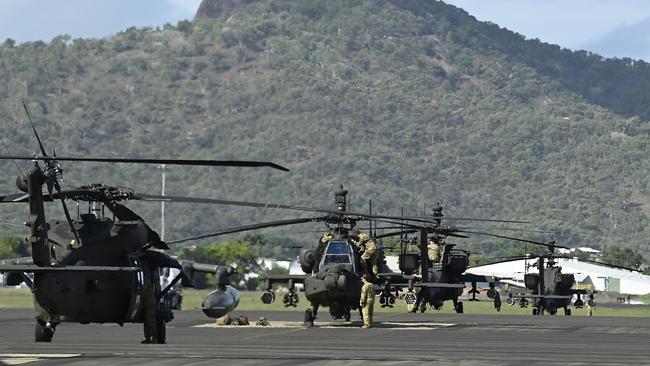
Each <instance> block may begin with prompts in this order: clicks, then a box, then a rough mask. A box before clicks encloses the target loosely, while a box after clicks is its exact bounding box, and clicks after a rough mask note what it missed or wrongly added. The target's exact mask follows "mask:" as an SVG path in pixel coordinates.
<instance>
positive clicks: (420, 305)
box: [380, 204, 547, 314]
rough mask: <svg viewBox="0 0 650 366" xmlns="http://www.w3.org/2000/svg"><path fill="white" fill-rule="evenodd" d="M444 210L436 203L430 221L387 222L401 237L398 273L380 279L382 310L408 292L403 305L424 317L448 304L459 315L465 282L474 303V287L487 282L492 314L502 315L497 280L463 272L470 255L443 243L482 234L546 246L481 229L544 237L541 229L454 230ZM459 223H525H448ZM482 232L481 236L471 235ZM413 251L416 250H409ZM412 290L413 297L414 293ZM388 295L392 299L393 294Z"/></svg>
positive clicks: (412, 218)
mask: <svg viewBox="0 0 650 366" xmlns="http://www.w3.org/2000/svg"><path fill="white" fill-rule="evenodd" d="M442 211H443V207H442V206H440V204H438V205H437V206H436V207H434V208H433V214H432V216H430V217H426V216H425V217H421V216H404V215H402V216H401V217H400V219H401V220H400V221H399V222H396V221H390V222H391V223H393V224H399V225H400V226H399V227H400V229H401V230H402V235H401V237H400V254H399V259H398V260H399V262H398V263H399V269H400V273H391V274H388V273H386V274H382V276H383V278H384V279H385V282H384V283H383V289H382V291H381V293H380V302H381V304H382V306H386V305H389V304H392V303H393V302H394V299H395V296H396V295H397V294H398V293H399V291H401V290H403V289H404V288H407V293H406V294H405V295H404V300H405V302H406V303H407V304H409V305H410V311H411V312H416V311H418V310H419V311H420V312H424V311H426V309H427V305H429V306H431V307H433V308H434V309H436V310H439V309H441V308H442V306H443V304H444V302H445V301H452V302H453V306H454V310H455V311H456V313H459V314H460V313H463V312H464V307H463V303H462V302H461V301H459V298H460V296H461V295H462V294H463V290H464V288H465V284H466V283H471V286H472V288H471V289H470V290H469V294H471V295H472V297H471V298H470V301H478V299H476V295H477V294H478V293H480V291H479V290H478V289H477V283H479V282H486V283H488V285H489V289H488V290H487V296H488V298H490V299H492V300H493V301H494V307H495V309H496V310H497V311H500V310H501V297H500V295H499V292H498V291H497V289H496V282H497V280H498V279H497V278H495V277H492V276H482V275H476V274H472V273H467V272H466V271H467V269H468V268H470V267H469V263H470V261H469V258H470V252H469V251H467V250H462V249H458V248H456V245H457V244H453V243H448V242H447V240H446V239H447V237H455V238H468V237H469V236H468V235H484V236H489V237H496V238H502V239H508V240H515V241H522V242H526V243H532V244H536V245H542V246H547V244H545V243H540V242H535V241H531V240H526V239H520V238H515V237H509V236H503V235H497V234H492V233H489V232H485V230H499V231H502V230H510V231H519V232H546V231H540V230H528V229H524V228H503V227H498V228H489V227H487V228H486V227H481V228H477V227H456V226H449V225H443V224H442V219H443V216H444V215H443V213H442ZM450 219H452V220H459V221H482V222H498V223H511V224H525V223H527V222H525V221H516V220H495V219H473V218H450ZM478 229H482V230H483V231H476V230H478ZM410 233H418V234H419V238H418V239H417V240H414V239H410V240H409V239H408V238H407V235H408V234H410ZM413 246H416V247H417V250H416V251H409V250H408V248H410V247H413ZM415 288H417V289H418V291H417V294H415V293H414V292H413V291H414V289H415ZM393 292H394V293H395V295H393Z"/></svg>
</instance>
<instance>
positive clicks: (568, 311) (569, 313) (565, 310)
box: [564, 308, 571, 316]
mask: <svg viewBox="0 0 650 366" xmlns="http://www.w3.org/2000/svg"><path fill="white" fill-rule="evenodd" d="M564 315H566V316H571V309H569V308H565V309H564Z"/></svg>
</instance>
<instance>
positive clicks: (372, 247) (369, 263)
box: [352, 230, 379, 276]
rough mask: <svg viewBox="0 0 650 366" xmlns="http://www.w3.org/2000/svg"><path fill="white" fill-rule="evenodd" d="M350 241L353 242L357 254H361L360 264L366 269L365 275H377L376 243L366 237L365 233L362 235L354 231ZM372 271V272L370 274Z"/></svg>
mask: <svg viewBox="0 0 650 366" xmlns="http://www.w3.org/2000/svg"><path fill="white" fill-rule="evenodd" d="M352 239H353V240H354V241H355V243H356V245H357V247H358V248H359V252H360V253H361V261H362V264H364V265H365V267H366V272H367V273H369V274H370V273H372V274H373V275H374V276H377V275H378V274H379V266H378V265H377V258H378V257H379V253H378V251H377V243H375V241H374V240H373V239H371V238H370V236H368V234H366V233H362V232H360V231H358V230H356V231H355V232H354V233H353V237H352ZM371 271H372V272H371Z"/></svg>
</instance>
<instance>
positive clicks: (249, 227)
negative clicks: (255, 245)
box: [166, 217, 326, 244]
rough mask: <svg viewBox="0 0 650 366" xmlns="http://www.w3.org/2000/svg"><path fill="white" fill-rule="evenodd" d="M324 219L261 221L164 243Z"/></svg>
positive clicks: (175, 242) (322, 218)
mask: <svg viewBox="0 0 650 366" xmlns="http://www.w3.org/2000/svg"><path fill="white" fill-rule="evenodd" d="M325 219H326V217H307V218H300V219H289V220H279V221H270V222H263V223H259V224H253V225H244V226H237V227H231V228H227V229H222V230H219V231H216V232H214V233H210V234H205V235H199V236H194V237H190V238H184V239H178V240H171V241H168V242H166V243H167V244H178V243H184V242H187V241H193V240H199V239H207V238H212V237H215V236H221V235H226V234H234V233H239V232H243V231H249V230H257V229H264V228H269V227H278V226H286V225H296V224H304V223H307V222H317V221H322V220H325Z"/></svg>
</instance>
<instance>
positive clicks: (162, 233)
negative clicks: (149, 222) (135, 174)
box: [158, 164, 165, 241]
mask: <svg viewBox="0 0 650 366" xmlns="http://www.w3.org/2000/svg"><path fill="white" fill-rule="evenodd" d="M158 167H159V168H160V170H161V171H162V173H161V177H160V180H161V190H160V191H161V192H160V195H161V196H162V197H165V164H161V165H159V166H158ZM160 240H162V241H164V240H165V200H162V201H160Z"/></svg>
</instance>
